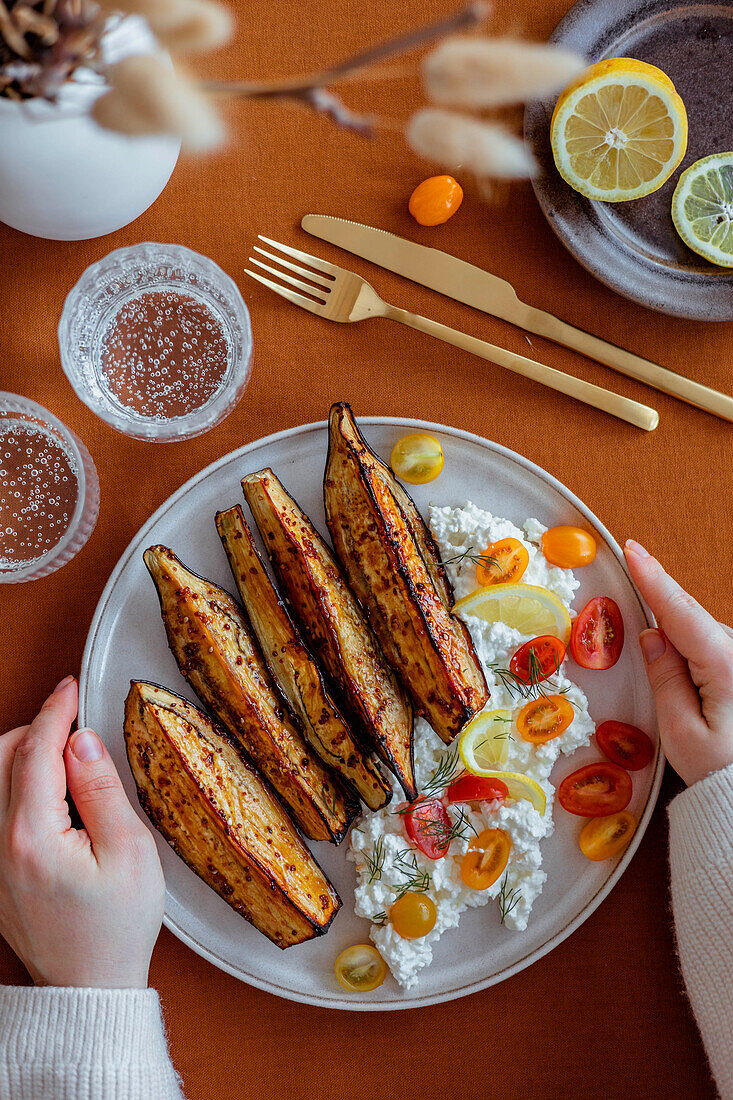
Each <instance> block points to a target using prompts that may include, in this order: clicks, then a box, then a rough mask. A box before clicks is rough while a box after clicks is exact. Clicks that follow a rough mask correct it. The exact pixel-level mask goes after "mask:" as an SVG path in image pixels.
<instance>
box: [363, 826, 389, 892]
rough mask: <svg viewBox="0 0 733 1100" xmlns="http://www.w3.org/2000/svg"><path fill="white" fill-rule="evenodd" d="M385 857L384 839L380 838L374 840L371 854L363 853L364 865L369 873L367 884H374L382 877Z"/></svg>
mask: <svg viewBox="0 0 733 1100" xmlns="http://www.w3.org/2000/svg"><path fill="white" fill-rule="evenodd" d="M386 855H387V853H386V852H385V850H384V837H382V836H380V837H378V839H377V840H375V842H374V847H373V848H372V850H371V852H369V853H366V852H365V853H364V865H365V867H366V869H367V871H368V872H369V878H368V879H367V882H376V880H377V879H379V878H381V877H382V871H383V870H384V860H385V857H386Z"/></svg>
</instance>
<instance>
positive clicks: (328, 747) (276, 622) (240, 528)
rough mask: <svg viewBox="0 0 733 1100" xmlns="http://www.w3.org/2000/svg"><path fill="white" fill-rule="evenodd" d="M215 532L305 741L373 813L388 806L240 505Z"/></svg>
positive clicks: (382, 784) (381, 782)
mask: <svg viewBox="0 0 733 1100" xmlns="http://www.w3.org/2000/svg"><path fill="white" fill-rule="evenodd" d="M216 527H217V530H218V532H219V536H220V538H221V541H222V543H223V546H224V549H225V551H226V555H227V557H228V559H229V564H230V566H231V567H232V573H233V574H234V580H235V581H236V584H237V589H238V591H239V596H240V599H241V601H242V604H243V605H244V610H245V612H246V614H247V617H248V619H249V625H250V627H251V628H252V630H253V632H254V634H255V636H256V637H257V641H258V642H259V644H260V649H261V650H262V653H263V655H264V658H265V661H266V662H267V666H268V668H269V670H270V673H271V675H272V678H273V679H274V680H275V682H276V684H277V685H278V687H279V688H280V691H281V693H282V695H283V696H284V698H285V699H286V701H287V702H288V703H289V704H290V707H291V709H292V711H293V713H294V714H295V717H296V718H297V719H298V721H299V723H300V726H301V728H302V730H303V733H304V734H305V737H306V740H307V741H308V743H309V745H310V746H311V748H312V749H313V751H314V752H315V753H317V754H318V756H319V757H320V758H321V760H323V762H324V763H325V764H328V765H330V766H331V767H332V768H333V769H334V770H335V771H337V772H338V773H339V774H340V776H341V778H342V779H343V780H345V781H346V782H348V783H349V784H350V785H351V786H352V787H353V788H354V790H356V792H357V793H358V794H359V795H360V796H361V798H362V799H363V800H364V802H365V803H366V805H367V806H368V807H369V808H370V809H371V810H379V809H380V808H381V807H382V806H384V805H385V804H386V803H387V802H389V799H390V796H391V794H392V790H391V787H390V786H389V785H388V784H387V783H386V781H385V779H384V777H383V776H382V773H381V772H380V771H379V768H378V767H377V766H376V765H375V764H374V762H373V761H372V760H371V759H370V758H369V756H368V754H365V753H363V752H362V750H361V749H360V748H359V747H358V746H357V745H356V743H355V741H354V738H353V736H352V733H351V730H350V729H349V726H348V725H347V723H346V719H345V718H344V717H343V716H342V715H341V713H340V711H339V710H338V707H337V706H336V704H335V703H334V701H333V699H332V698H331V696H330V694H329V692H328V689H327V688H326V685H325V682H324V679H323V676H322V675H321V672H320V669H319V668H318V665H317V664H316V662H315V661H314V659H313V657H312V656H311V654H310V653H309V652H308V650H307V649H306V647H305V645H304V643H303V640H302V638H301V636H300V634H299V632H298V629H297V627H296V626H295V624H294V622H293V620H292V619H291V617H290V615H289V614H288V612H287V610H286V609H285V607H284V606H283V604H282V602H281V600H280V598H279V596H278V594H277V590H276V588H275V585H274V584H273V583H272V581H271V580H270V575H269V573H268V572H267V570H266V569H265V566H264V563H263V561H262V559H261V557H260V555H259V553H258V551H257V548H256V546H255V544H254V542H253V540H252V533H251V531H250V529H249V527H248V526H247V521H246V520H245V518H244V512H243V511H242V509H241V507H240V506H239V505H238V504H237V505H235V507H234V508H228V509H227V511H226V512H217V514H216Z"/></svg>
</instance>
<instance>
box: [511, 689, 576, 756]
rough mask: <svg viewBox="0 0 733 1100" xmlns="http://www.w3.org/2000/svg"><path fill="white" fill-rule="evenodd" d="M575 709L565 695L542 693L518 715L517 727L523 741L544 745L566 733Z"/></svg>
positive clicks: (526, 704) (525, 705)
mask: <svg viewBox="0 0 733 1100" xmlns="http://www.w3.org/2000/svg"><path fill="white" fill-rule="evenodd" d="M574 717H575V711H574V710H573V707H572V703H569V702H568V700H567V699H566V698H565V696H564V695H541V696H540V697H539V699H532V700H531V701H530V702H529V703H525V704H524V706H523V707H522V709H521V710H520V712H519V714H518V715H517V729H518V730H519V733H520V736H521V738H522V740H523V741H529V743H530V745H544V744H545V743H546V742H547V741H552V740H554V738H555V737H559V736H560V734H561V733H564V732H565V730H566V729H567V728H568V726H569V725H570V723H571V722H572V720H573V718H574Z"/></svg>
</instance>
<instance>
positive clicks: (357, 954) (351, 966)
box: [334, 943, 387, 993]
mask: <svg viewBox="0 0 733 1100" xmlns="http://www.w3.org/2000/svg"><path fill="white" fill-rule="evenodd" d="M334 970H335V971H336V978H337V980H338V983H339V985H341V986H343V988H344V989H346V990H348V992H349V993H370V992H371V991H372V989H376V988H377V987H378V986H380V985H381V984H382V982H383V981H384V979H385V978H386V976H387V964H386V962H385V961H384V959H383V958H382V956H381V955H380V954H379V952H378V951H377V949H376V947H372V945H371V944H370V943H356V944H354V946H353V947H347V948H346V950H345V951H342V952H341V954H340V955H339V957H338V958H337V959H336V963H335V966H334Z"/></svg>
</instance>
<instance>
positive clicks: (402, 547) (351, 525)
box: [323, 402, 489, 744]
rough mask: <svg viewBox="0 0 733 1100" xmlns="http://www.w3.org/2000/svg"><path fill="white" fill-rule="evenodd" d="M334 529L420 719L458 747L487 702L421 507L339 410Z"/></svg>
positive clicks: (335, 415) (331, 507)
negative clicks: (463, 732) (464, 729)
mask: <svg viewBox="0 0 733 1100" xmlns="http://www.w3.org/2000/svg"><path fill="white" fill-rule="evenodd" d="M323 495H324V503H325V509H326V522H327V524H328V529H329V531H330V533H331V539H332V541H333V545H334V549H335V550H336V554H337V556H338V558H339V560H340V562H341V564H342V566H343V568H344V571H345V573H346V577H347V580H348V582H349V585H350V586H351V589H352V590H353V592H354V593H355V594H356V596H357V598H358V600H359V602H360V603H361V605H362V607H363V608H364V610H365V611H366V613H367V615H368V618H369V622H370V623H371V625H372V627H373V629H374V632H375V634H376V635H377V638H378V639H379V642H380V644H381V646H382V649H383V650H384V653H385V656H386V657H387V660H388V661H389V663H390V664H391V666H392V668H393V669H394V671H395V672H396V673H397V675H398V676H399V678H400V680H401V681H402V683H403V684H404V686H405V688H406V689H407V690H408V691H409V693H410V695H411V697H412V701H413V704H414V706H415V710H416V711H417V713H418V714H420V715H422V716H423V717H424V718H426V719H427V721H428V722H430V724H431V726H432V727H433V729H434V730H435V731H436V733H437V734H438V735H439V736H440V737H441V738H442V739H443V741H445V742H446V743H448V744H450V742H451V741H452V740H453V738H454V737H455V736H456V735H457V734H458V733H459V731H460V730H461V729H462V727H463V726H464V725H465V724H466V722H468V721H469V719H470V718H472V717H473V715H474V714H477V713H478V711H480V710H481V708H482V707H483V706H484V704H485V703H486V701H487V699H488V697H489V692H488V688H487V686H486V679H485V677H484V674H483V671H482V669H481V665H480V664H479V661H478V658H477V656H476V651H475V649H474V646H473V642H472V641H471V637H470V635H469V633H468V630H467V629H466V627H465V625H464V624H463V623H462V622H461V621H460V620H459V619H456V618H454V616H453V615H451V610H450V609H451V606H452V604H453V593H452V591H451V587H450V584H449V582H448V579H447V577H446V575H445V569H444V568H443V565H442V562H441V560H440V555H439V553H438V549H437V547H436V545H435V542H434V540H433V538H432V536H431V535H430V532H429V531H428V529H427V527H426V526H425V523H424V521H423V519H422V516H421V515H420V513H419V512H418V510H417V507H416V506H415V503H414V501H413V500H412V498H411V497H410V496H409V494H408V493H407V492H406V491H405V489H404V488H403V487H402V486H401V485H400V484H399V482H398V481H397V479H396V478H395V476H394V474H393V473H392V470H391V469H390V468H389V466H387V465H386V464H385V463H384V462H382V460H381V459H380V458H379V457H378V456H377V455H376V454H374V452H373V451H372V450H371V448H370V447H369V446H368V445H367V443H366V440H365V439H364V438H363V436H362V435H361V432H360V431H359V429H358V427H357V425H356V422H355V420H354V417H353V415H352V412H351V409H350V408H349V406H348V405H346V404H345V403H343V402H340V403H338V404H335V405H333V406H332V408H331V413H330V417H329V446H328V460H327V463H326V473H325V477H324V493H323Z"/></svg>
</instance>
